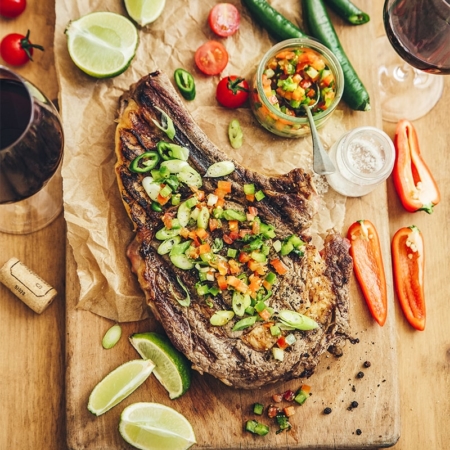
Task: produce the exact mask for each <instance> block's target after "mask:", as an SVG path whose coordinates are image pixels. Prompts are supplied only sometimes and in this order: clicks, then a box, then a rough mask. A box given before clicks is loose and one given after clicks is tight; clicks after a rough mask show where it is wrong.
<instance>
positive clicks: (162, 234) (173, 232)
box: [155, 227, 180, 241]
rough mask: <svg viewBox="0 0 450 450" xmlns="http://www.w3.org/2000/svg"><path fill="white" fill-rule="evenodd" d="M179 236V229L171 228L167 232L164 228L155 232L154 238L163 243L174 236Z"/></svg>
mask: <svg viewBox="0 0 450 450" xmlns="http://www.w3.org/2000/svg"><path fill="white" fill-rule="evenodd" d="M179 234H180V229H179V228H171V229H170V230H169V229H167V228H166V227H164V228H161V229H160V230H158V231H157V232H156V234H155V238H156V239H158V240H160V241H165V240H166V239H170V238H173V237H174V236H177V235H179Z"/></svg>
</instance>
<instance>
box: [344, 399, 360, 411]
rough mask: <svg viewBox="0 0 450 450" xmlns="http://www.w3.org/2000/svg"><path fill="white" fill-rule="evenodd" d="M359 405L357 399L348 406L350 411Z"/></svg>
mask: <svg viewBox="0 0 450 450" xmlns="http://www.w3.org/2000/svg"><path fill="white" fill-rule="evenodd" d="M357 407H358V402H357V401H352V402H351V403H350V406H349V407H348V408H347V409H348V410H349V411H352V410H353V409H354V408H357Z"/></svg>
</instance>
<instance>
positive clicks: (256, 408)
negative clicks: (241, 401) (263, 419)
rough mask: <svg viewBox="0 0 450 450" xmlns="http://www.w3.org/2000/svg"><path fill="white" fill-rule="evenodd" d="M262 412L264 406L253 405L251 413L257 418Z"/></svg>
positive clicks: (259, 404)
mask: <svg viewBox="0 0 450 450" xmlns="http://www.w3.org/2000/svg"><path fill="white" fill-rule="evenodd" d="M263 411H264V405H263V404H261V403H255V404H254V405H253V412H254V413H255V414H257V415H258V416H260V415H261V414H262V413H263Z"/></svg>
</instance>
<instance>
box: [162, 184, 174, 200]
mask: <svg viewBox="0 0 450 450" xmlns="http://www.w3.org/2000/svg"><path fill="white" fill-rule="evenodd" d="M171 193H172V188H171V187H170V186H168V185H165V186H164V187H163V188H162V189H161V190H160V191H159V195H160V196H161V197H164V198H165V197H168V196H169V195H170V194H171Z"/></svg>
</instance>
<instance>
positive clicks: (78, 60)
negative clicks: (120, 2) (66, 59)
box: [65, 12, 138, 78]
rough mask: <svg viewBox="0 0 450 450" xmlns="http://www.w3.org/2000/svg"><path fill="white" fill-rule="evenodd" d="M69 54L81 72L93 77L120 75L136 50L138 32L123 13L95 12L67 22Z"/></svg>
mask: <svg viewBox="0 0 450 450" xmlns="http://www.w3.org/2000/svg"><path fill="white" fill-rule="evenodd" d="M65 33H66V35H67V46H68V50H69V55H70V57H71V58H72V60H73V62H74V63H75V65H77V66H78V67H79V68H80V69H81V70H82V71H83V72H86V73H87V74H88V75H91V76H93V77H96V78H109V77H114V76H116V75H120V74H121V73H122V72H124V71H125V69H127V67H128V66H129V65H130V63H131V60H132V59H133V57H134V55H135V53H136V47H137V44H138V32H137V29H136V27H135V26H134V24H133V23H132V22H131V21H130V20H129V19H127V18H126V17H124V16H121V15H119V14H115V13H112V12H94V13H90V14H87V15H85V16H83V17H81V18H79V19H77V20H73V21H71V22H69V24H68V25H67V28H66V31H65Z"/></svg>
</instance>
